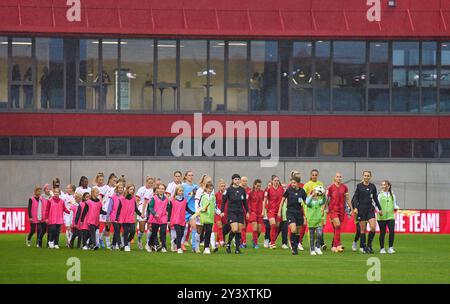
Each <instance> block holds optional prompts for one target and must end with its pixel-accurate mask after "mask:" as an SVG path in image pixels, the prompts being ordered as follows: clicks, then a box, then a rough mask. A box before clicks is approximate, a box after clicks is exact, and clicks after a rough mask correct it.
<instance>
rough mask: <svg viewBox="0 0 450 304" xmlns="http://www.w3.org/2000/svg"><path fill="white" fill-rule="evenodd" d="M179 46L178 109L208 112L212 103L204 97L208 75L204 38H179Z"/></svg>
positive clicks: (212, 72)
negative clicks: (179, 96)
mask: <svg viewBox="0 0 450 304" xmlns="http://www.w3.org/2000/svg"><path fill="white" fill-rule="evenodd" d="M180 43H181V46H182V47H181V48H180V86H181V87H180V92H181V94H180V95H181V100H180V110H182V111H202V110H204V111H205V112H210V111H211V109H212V104H211V103H210V102H209V100H208V99H207V98H206V96H207V93H206V91H207V88H208V76H212V75H214V74H215V71H214V70H213V69H210V70H209V71H208V70H207V63H206V52H207V45H206V40H181V42H180Z"/></svg>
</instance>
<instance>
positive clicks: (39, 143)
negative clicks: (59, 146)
mask: <svg viewBox="0 0 450 304" xmlns="http://www.w3.org/2000/svg"><path fill="white" fill-rule="evenodd" d="M36 154H55V140H54V139H53V138H36Z"/></svg>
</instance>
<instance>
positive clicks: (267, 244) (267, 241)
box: [264, 240, 269, 248]
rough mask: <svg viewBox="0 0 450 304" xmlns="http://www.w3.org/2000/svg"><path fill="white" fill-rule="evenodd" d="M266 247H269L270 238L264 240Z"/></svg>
mask: <svg viewBox="0 0 450 304" xmlns="http://www.w3.org/2000/svg"><path fill="white" fill-rule="evenodd" d="M264 248H269V240H264Z"/></svg>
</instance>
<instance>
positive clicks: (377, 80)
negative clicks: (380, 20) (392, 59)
mask: <svg viewBox="0 0 450 304" xmlns="http://www.w3.org/2000/svg"><path fill="white" fill-rule="evenodd" d="M369 70H370V75H369V77H370V78H369V83H370V84H371V85H388V81H389V74H388V71H389V47H388V43H386V42H371V43H370V57H369Z"/></svg>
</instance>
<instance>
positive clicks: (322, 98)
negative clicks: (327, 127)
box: [313, 41, 331, 111]
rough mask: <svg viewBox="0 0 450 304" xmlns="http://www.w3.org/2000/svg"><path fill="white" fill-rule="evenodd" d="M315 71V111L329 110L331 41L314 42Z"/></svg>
mask: <svg viewBox="0 0 450 304" xmlns="http://www.w3.org/2000/svg"><path fill="white" fill-rule="evenodd" d="M315 45H316V54H315V63H316V72H315V75H314V82H313V84H314V88H315V89H314V90H315V102H316V110H317V111H330V106H331V103H330V80H331V76H330V73H331V42H329V41H317V42H316V44H315Z"/></svg>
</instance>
